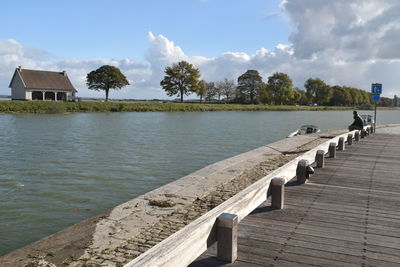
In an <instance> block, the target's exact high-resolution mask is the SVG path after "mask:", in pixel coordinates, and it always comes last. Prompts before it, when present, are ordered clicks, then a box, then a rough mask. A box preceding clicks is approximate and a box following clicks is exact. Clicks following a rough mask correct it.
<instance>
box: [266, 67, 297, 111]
mask: <svg viewBox="0 0 400 267" xmlns="http://www.w3.org/2000/svg"><path fill="white" fill-rule="evenodd" d="M267 86H268V89H269V91H270V94H271V98H272V102H273V103H274V104H279V105H282V104H288V103H289V102H290V101H291V98H292V97H293V88H292V87H293V82H292V80H291V79H290V77H289V76H288V75H287V74H286V73H282V72H276V73H274V74H273V75H271V76H270V77H268V82H267Z"/></svg>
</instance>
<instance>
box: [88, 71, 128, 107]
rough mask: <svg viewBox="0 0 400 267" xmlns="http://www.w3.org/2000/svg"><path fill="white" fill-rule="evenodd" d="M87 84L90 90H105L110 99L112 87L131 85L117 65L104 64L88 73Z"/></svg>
mask: <svg viewBox="0 0 400 267" xmlns="http://www.w3.org/2000/svg"><path fill="white" fill-rule="evenodd" d="M86 84H87V85H88V87H89V89H90V90H96V91H100V90H104V91H105V92H106V101H108V92H109V91H110V89H117V90H118V89H121V88H122V87H124V86H127V85H129V82H128V80H127V79H126V77H125V75H124V74H122V72H121V71H120V70H119V69H118V68H117V67H114V66H110V65H104V66H101V67H100V68H98V69H97V70H94V71H91V72H90V73H88V74H87V75H86Z"/></svg>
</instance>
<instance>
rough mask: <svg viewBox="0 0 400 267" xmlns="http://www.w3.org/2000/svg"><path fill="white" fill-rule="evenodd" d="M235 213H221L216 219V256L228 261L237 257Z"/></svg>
mask: <svg viewBox="0 0 400 267" xmlns="http://www.w3.org/2000/svg"><path fill="white" fill-rule="evenodd" d="M238 221H239V220H238V216H237V215H236V214H230V213H222V214H221V215H219V216H218V219H217V243H218V244H217V258H218V259H219V260H222V261H227V262H230V263H233V262H235V260H236V259H237V225H238Z"/></svg>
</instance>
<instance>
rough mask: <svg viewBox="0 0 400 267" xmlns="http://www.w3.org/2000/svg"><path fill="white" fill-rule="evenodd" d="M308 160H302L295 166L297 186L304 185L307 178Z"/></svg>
mask: <svg viewBox="0 0 400 267" xmlns="http://www.w3.org/2000/svg"><path fill="white" fill-rule="evenodd" d="M307 166H308V160H305V159H302V160H300V161H299V163H298V164H297V169H296V176H297V182H298V183H299V184H305V183H306V181H307V178H308V175H307Z"/></svg>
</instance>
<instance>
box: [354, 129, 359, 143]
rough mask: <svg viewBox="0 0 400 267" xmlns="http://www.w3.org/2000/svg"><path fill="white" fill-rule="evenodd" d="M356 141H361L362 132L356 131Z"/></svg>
mask: <svg viewBox="0 0 400 267" xmlns="http://www.w3.org/2000/svg"><path fill="white" fill-rule="evenodd" d="M354 141H357V142H358V141H360V131H356V133H355V134H354Z"/></svg>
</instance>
